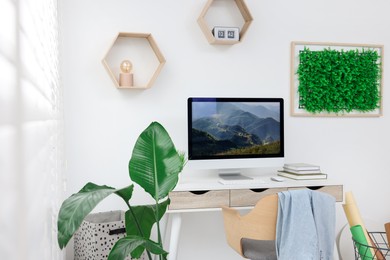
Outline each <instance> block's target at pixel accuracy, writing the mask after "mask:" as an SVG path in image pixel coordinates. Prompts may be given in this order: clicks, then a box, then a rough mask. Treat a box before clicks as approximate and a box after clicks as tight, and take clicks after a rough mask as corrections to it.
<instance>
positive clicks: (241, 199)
mask: <svg viewBox="0 0 390 260" xmlns="http://www.w3.org/2000/svg"><path fill="white" fill-rule="evenodd" d="M285 190H287V188H270V189H239V190H230V207H249V206H254V205H255V204H256V203H257V202H258V201H259V200H260V199H261V198H263V197H265V196H267V195H270V194H275V193H278V192H280V191H285Z"/></svg>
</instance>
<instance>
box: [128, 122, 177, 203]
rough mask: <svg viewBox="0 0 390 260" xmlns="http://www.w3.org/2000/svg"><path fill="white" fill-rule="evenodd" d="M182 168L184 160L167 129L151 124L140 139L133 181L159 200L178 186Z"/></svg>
mask: <svg viewBox="0 0 390 260" xmlns="http://www.w3.org/2000/svg"><path fill="white" fill-rule="evenodd" d="M183 165H184V160H183V158H182V156H180V155H179V153H178V152H177V150H176V148H175V146H174V144H173V142H172V140H171V138H170V136H169V134H168V133H167V131H166V130H165V128H164V127H163V126H162V125H160V124H159V123H157V122H152V123H151V124H150V125H149V126H148V128H146V129H145V130H144V131H143V132H142V133H141V135H140V136H139V137H138V139H137V142H136V144H135V146H134V149H133V154H132V156H131V159H130V162H129V173H130V178H131V179H132V180H133V181H134V182H136V183H138V184H139V185H140V186H141V187H142V188H143V189H144V190H145V191H146V192H148V193H149V194H150V195H151V196H152V197H153V198H154V199H155V200H156V201H159V200H160V199H163V198H165V197H166V196H168V193H169V192H170V191H172V190H173V188H174V187H175V186H176V184H177V181H178V175H179V173H180V172H181V171H182V169H183Z"/></svg>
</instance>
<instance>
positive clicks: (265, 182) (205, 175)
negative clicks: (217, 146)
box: [174, 169, 342, 191]
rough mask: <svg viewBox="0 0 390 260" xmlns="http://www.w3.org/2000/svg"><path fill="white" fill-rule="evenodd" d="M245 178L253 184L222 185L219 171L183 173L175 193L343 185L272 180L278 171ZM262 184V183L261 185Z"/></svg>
mask: <svg viewBox="0 0 390 260" xmlns="http://www.w3.org/2000/svg"><path fill="white" fill-rule="evenodd" d="M242 174H243V175H245V176H248V177H252V178H253V183H249V184H248V183H245V184H239V185H237V184H232V185H230V184H221V183H219V180H220V177H219V176H218V173H217V171H199V172H191V173H187V172H183V173H181V174H180V177H179V183H178V184H177V186H176V188H175V189H174V191H197V190H226V189H262V188H264V189H269V188H284V187H290V188H291V187H302V186H307V187H309V186H329V185H342V184H341V183H340V182H337V180H334V179H330V178H329V175H328V179H318V180H293V179H288V178H284V179H285V180H284V181H282V182H277V181H273V180H271V177H272V176H276V175H277V169H267V170H259V169H250V170H247V171H245V172H243V173H242ZM260 182H261V183H260Z"/></svg>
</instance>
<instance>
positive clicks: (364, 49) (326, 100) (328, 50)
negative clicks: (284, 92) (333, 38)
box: [290, 41, 383, 117]
mask: <svg viewBox="0 0 390 260" xmlns="http://www.w3.org/2000/svg"><path fill="white" fill-rule="evenodd" d="M382 71H383V45H375V44H354V43H324V42H298V41H293V42H291V69H290V72H291V74H290V81H291V82H290V86H291V90H290V91H291V115H292V116H330V117H332V116H333V117H337V116H342V117H379V116H382V113H383V112H382V103H383V100H382V88H383V77H382Z"/></svg>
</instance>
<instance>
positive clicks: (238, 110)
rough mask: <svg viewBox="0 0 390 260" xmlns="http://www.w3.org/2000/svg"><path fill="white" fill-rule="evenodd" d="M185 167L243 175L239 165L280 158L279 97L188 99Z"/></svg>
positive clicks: (271, 164) (256, 164)
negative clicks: (186, 162) (187, 164)
mask: <svg viewBox="0 0 390 260" xmlns="http://www.w3.org/2000/svg"><path fill="white" fill-rule="evenodd" d="M187 107H188V159H189V166H191V165H192V166H194V165H196V166H195V168H200V169H207V168H208V169H218V170H219V171H220V173H221V174H220V176H222V177H226V174H227V175H230V176H228V178H231V174H233V175H234V176H235V177H237V178H244V177H243V176H242V175H241V174H240V173H241V169H243V168H257V167H278V166H282V165H283V161H284V104H283V99H282V98H214V97H191V98H188V102H187Z"/></svg>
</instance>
